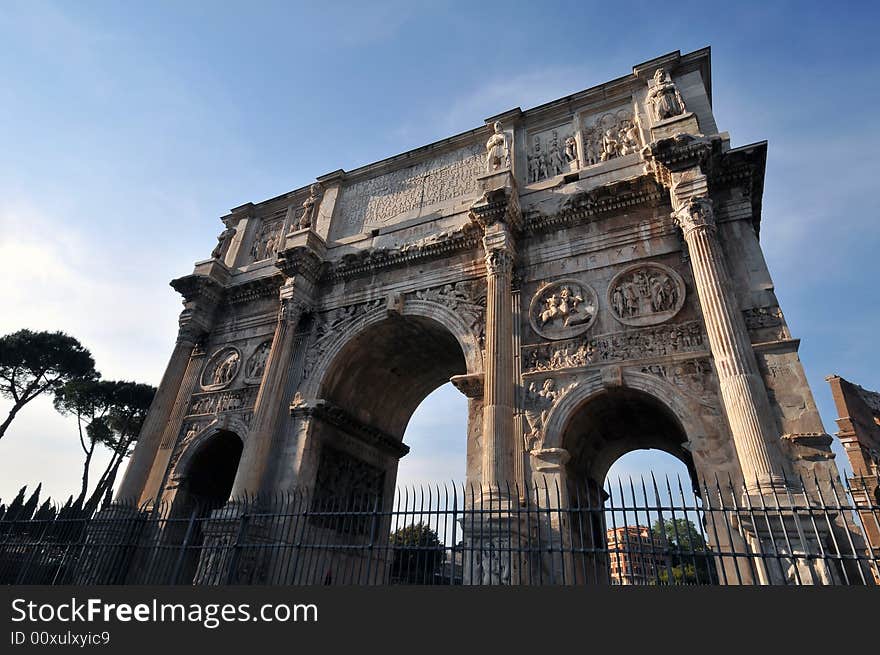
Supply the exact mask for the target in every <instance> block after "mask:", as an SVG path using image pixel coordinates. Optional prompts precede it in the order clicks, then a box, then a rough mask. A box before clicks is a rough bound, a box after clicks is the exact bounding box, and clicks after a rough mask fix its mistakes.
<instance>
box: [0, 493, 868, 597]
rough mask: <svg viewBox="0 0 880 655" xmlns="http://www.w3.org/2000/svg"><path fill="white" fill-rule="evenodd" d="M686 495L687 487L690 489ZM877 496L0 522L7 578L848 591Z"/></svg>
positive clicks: (544, 496)
mask: <svg viewBox="0 0 880 655" xmlns="http://www.w3.org/2000/svg"><path fill="white" fill-rule="evenodd" d="M695 492H696V493H695ZM875 494H876V490H873V489H870V488H868V487H867V486H864V485H863V486H862V487H858V488H857V487H854V486H852V485H850V484H843V485H842V484H841V483H840V482H836V481H835V482H824V483H820V482H819V481H818V480H813V481H811V482H810V484H805V483H804V482H803V481H799V482H798V483H797V484H789V485H788V486H787V487H786V488H785V489H784V490H779V489H771V488H766V489H762V488H760V487H759V486H756V488H754V489H750V490H744V489H743V488H741V487H740V486H739V485H736V484H734V483H733V482H732V481H730V480H726V481H724V482H722V481H719V480H717V479H716V480H713V481H711V482H708V481H705V482H703V483H701V484H700V485H699V488H698V489H696V490H691V489H690V487H689V485H688V486H683V485H682V482H681V480H674V481H670V480H669V479H668V478H665V479H663V480H661V481H660V482H658V481H657V480H655V479H654V478H653V477H649V478H648V479H639V480H632V479H629V480H616V481H614V482H613V483H606V485H605V486H604V488H600V487H599V486H597V485H590V484H583V485H578V486H572V487H571V488H568V489H560V488H558V487H557V486H555V485H543V484H541V485H535V486H532V487H531V488H529V489H527V490H525V491H523V490H521V489H518V488H516V487H507V486H505V487H501V488H498V487H493V488H481V487H477V486H456V485H447V486H432V487H429V486H425V487H420V488H405V489H401V490H398V492H397V494H396V495H395V497H394V498H393V499H383V498H381V497H377V496H375V495H372V496H363V497H357V498H352V497H351V496H350V495H346V496H344V500H342V498H343V496H339V497H328V496H327V495H323V496H322V497H321V498H316V497H311V496H309V495H308V494H305V493H291V494H286V495H281V496H277V497H272V498H244V499H239V500H236V501H232V502H229V503H227V504H226V505H224V506H222V507H220V508H212V507H210V506H204V507H203V506H199V505H189V506H186V507H178V506H175V505H173V504H172V505H171V506H170V507H169V506H165V505H161V506H157V507H152V508H150V507H141V508H137V507H131V506H125V505H118V504H114V505H110V506H107V507H104V508H102V509H101V510H100V511H98V512H97V513H96V514H94V515H93V516H84V515H82V514H81V513H77V512H76V511H75V510H70V509H69V508H68V511H66V512H64V511H63V512H60V513H58V512H54V511H53V512H47V511H46V510H45V509H43V510H41V515H40V516H27V517H24V516H4V517H2V519H0V582H2V583H4V584H54V585H58V584H89V583H91V584H197V585H219V584H327V585H330V584H333V585H395V584H419V585H498V584H562V585H568V584H611V585H628V584H648V585H706V584H792V585H804V584H858V585H871V584H876V583H877V582H878V581H880V577H878V575H880V574H878V572H880V563H878V558H880V505H878V501H877V498H876V495H875Z"/></svg>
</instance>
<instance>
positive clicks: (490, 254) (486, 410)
mask: <svg viewBox="0 0 880 655" xmlns="http://www.w3.org/2000/svg"><path fill="white" fill-rule="evenodd" d="M483 247H484V249H485V254H486V360H485V389H484V393H483V401H484V406H483V461H482V481H483V484H486V485H489V486H496V485H501V486H502V487H504V486H505V485H507V484H510V485H513V484H514V470H513V444H514V434H513V425H514V393H515V379H514V358H513V314H512V311H511V303H510V297H511V276H512V273H513V260H514V256H515V250H514V244H513V237H512V236H511V234H510V230H509V228H508V226H507V225H506V224H504V223H494V224H493V225H491V226H489V227H488V228H487V229H486V234H485V236H484V237H483Z"/></svg>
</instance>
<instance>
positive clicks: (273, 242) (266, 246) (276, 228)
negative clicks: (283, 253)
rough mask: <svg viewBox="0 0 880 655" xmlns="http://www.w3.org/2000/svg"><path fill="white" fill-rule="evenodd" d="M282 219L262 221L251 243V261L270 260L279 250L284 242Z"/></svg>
mask: <svg viewBox="0 0 880 655" xmlns="http://www.w3.org/2000/svg"><path fill="white" fill-rule="evenodd" d="M283 232H284V219H283V218H277V219H273V220H268V221H267V220H264V221H262V222H261V223H260V227H259V229H258V230H257V233H256V234H255V235H254V240H253V242H252V243H251V251H250V255H251V261H253V262H259V261H263V260H264V259H270V258H272V257H274V256H275V255H276V253H277V252H278V251H279V250H280V249H281V246H282V243H283V240H284V234H283Z"/></svg>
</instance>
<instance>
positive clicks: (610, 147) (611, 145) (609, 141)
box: [599, 128, 618, 161]
mask: <svg viewBox="0 0 880 655" xmlns="http://www.w3.org/2000/svg"><path fill="white" fill-rule="evenodd" d="M617 148H618V144H617V136H616V135H615V134H614V130H613V129H611V128H609V129H607V130H605V134H604V135H603V136H602V155H601V156H600V157H599V159H600V160H601V161H608V160H609V159H613V158H614V157H617V154H618V151H617Z"/></svg>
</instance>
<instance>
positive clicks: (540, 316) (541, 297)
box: [529, 278, 599, 339]
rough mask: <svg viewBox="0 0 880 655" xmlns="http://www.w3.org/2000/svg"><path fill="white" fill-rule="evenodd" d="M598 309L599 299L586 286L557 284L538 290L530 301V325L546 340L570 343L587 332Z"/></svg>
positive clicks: (568, 281)
mask: <svg viewBox="0 0 880 655" xmlns="http://www.w3.org/2000/svg"><path fill="white" fill-rule="evenodd" d="M598 305H599V297H598V295H597V294H596V292H595V291H594V290H593V288H592V287H591V286H589V285H588V284H585V283H583V282H580V281H578V280H575V279H570V278H566V279H563V280H557V281H556V282H551V283H550V284H546V285H544V286H543V287H541V288H540V289H539V290H538V292H537V293H536V294H535V296H534V297H533V298H532V302H531V303H530V304H529V322H530V323H531V325H532V329H533V330H534V331H535V332H536V333H538V334H540V335H541V336H542V337H544V338H546V339H569V338H571V337H575V336H577V335H579V334H583V333H584V332H586V331H587V330H589V329H590V326H592V325H593V322H594V321H595V320H596V312H597V310H598Z"/></svg>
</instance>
